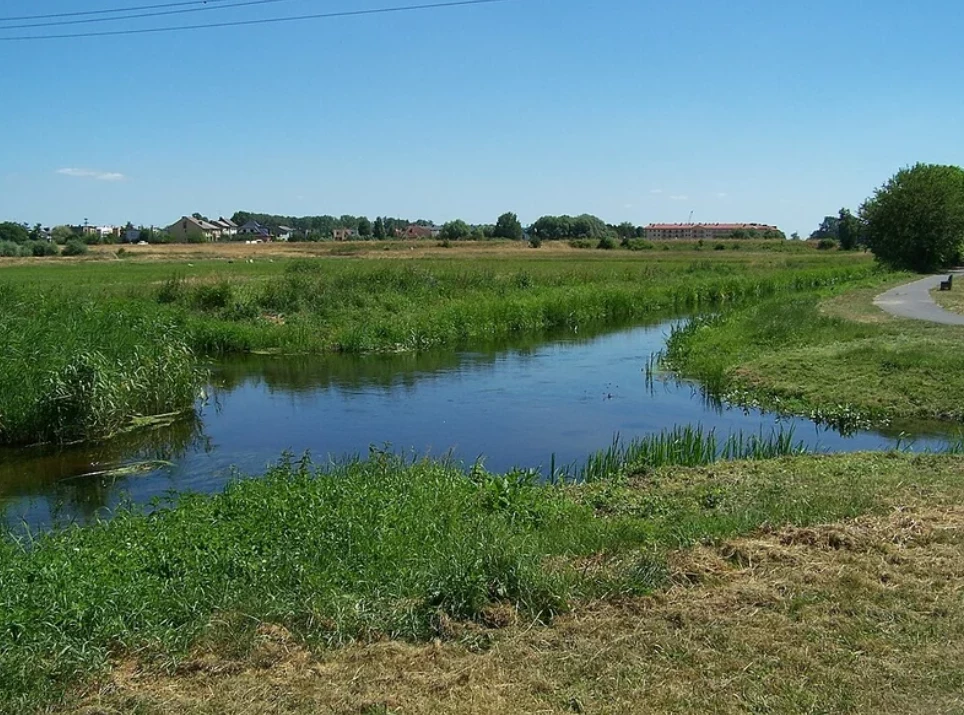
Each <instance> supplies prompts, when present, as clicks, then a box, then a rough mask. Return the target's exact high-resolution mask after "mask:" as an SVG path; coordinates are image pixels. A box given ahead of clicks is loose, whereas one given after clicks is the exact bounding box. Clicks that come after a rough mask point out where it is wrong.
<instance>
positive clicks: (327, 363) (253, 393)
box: [0, 323, 943, 525]
mask: <svg viewBox="0 0 964 715" xmlns="http://www.w3.org/2000/svg"><path fill="white" fill-rule="evenodd" d="M669 325H670V324H669V323H661V324H659V325H656V326H652V327H641V328H633V329H629V330H623V331H619V332H615V333H610V334H603V335H596V336H586V335H583V336H577V335H569V336H567V337H565V338H563V339H560V340H556V341H555V342H550V343H544V344H528V345H524V346H522V347H519V346H516V347H514V348H509V349H501V350H496V349H493V350H487V351H479V350H476V351H473V352H463V353H455V352H448V353H442V352H439V353H428V354H422V355H411V354H404V355H388V356H337V355H336V356H325V357H298V358H273V357H258V356H249V357H246V358H243V359H237V360H232V361H229V362H228V363H225V364H223V365H219V366H217V369H216V377H215V388H214V390H213V391H212V392H213V394H212V397H211V399H209V400H208V402H207V403H206V404H205V405H204V406H202V407H201V409H200V419H199V420H197V421H192V420H186V421H184V422H182V423H179V424H178V425H176V426H174V427H172V428H169V429H165V430H160V431H156V432H152V433H142V434H138V435H132V436H129V437H127V438H123V439H120V440H114V441H111V442H109V443H105V444H101V445H93V446H84V447H80V448H73V449H68V450H62V451H57V452H51V451H49V450H42V449H34V450H20V451H13V450H11V451H6V452H0V494H3V495H4V496H5V497H6V499H7V520H8V522H14V523H15V522H17V521H20V520H25V521H26V522H27V523H28V524H31V525H44V524H47V523H50V522H51V520H70V519H74V518H76V519H81V520H84V519H89V518H90V517H91V516H92V515H94V514H96V513H97V512H98V510H100V509H103V508H104V507H111V506H115V505H117V504H118V503H120V502H121V501H122V500H124V499H130V500H133V501H135V502H138V503H145V502H149V501H151V500H152V499H155V498H163V497H165V496H166V495H168V494H169V493H170V492H173V491H184V490H192V491H216V490H219V489H220V488H222V487H223V485H224V483H225V482H226V481H227V480H228V479H230V478H231V477H232V476H234V475H235V474H236V473H237V471H240V472H243V473H250V474H257V473H260V472H261V471H263V469H264V467H265V466H266V465H267V464H269V463H272V462H275V461H277V459H278V458H279V456H280V455H281V454H282V452H284V451H290V452H292V453H294V454H295V455H300V454H302V453H304V452H306V451H310V453H311V454H312V456H313V458H314V459H315V461H316V463H321V462H324V461H325V460H326V459H328V458H341V457H345V456H348V455H355V454H360V455H365V454H367V453H368V450H369V447H370V446H375V447H383V446H385V445H390V446H391V447H392V449H394V450H396V451H405V452H414V453H417V454H421V455H425V454H427V455H435V456H441V455H445V454H448V453H449V452H451V453H452V454H454V455H455V456H456V457H457V458H458V459H460V460H463V461H466V462H472V461H474V460H475V459H476V458H478V457H484V460H485V464H486V466H487V467H488V468H489V469H492V470H496V471H502V470H505V469H509V468H511V467H514V466H524V467H543V468H547V467H548V465H549V463H550V460H551V459H552V457H553V455H555V463H556V464H557V465H565V464H571V463H576V462H579V461H580V460H582V459H583V458H585V457H586V456H587V455H588V454H590V453H592V452H594V451H595V450H598V449H600V448H604V447H607V446H609V445H610V444H611V443H612V439H613V436H614V434H617V433H618V434H619V435H621V437H622V438H623V439H624V440H628V439H631V438H634V437H639V436H642V435H646V434H651V433H654V432H660V431H662V430H664V429H667V428H671V427H673V426H675V425H684V424H693V425H696V424H700V425H703V427H704V428H706V429H715V430H716V431H717V433H718V434H719V435H721V436H723V435H726V434H730V433H735V432H740V431H743V432H744V433H754V434H757V433H760V432H762V433H764V434H769V433H770V431H771V430H772V429H774V428H775V427H779V426H784V427H789V426H792V427H793V429H794V438H795V440H799V441H803V442H804V443H806V444H807V445H809V446H811V447H815V448H817V449H823V450H828V451H838V450H864V449H880V448H885V447H889V446H893V444H894V441H893V438H894V437H895V436H896V434H897V432H896V431H895V432H893V433H892V434H891V435H890V436H888V435H886V434H881V433H873V432H861V433H857V434H854V435H850V436H847V437H844V436H841V435H840V434H838V433H836V432H834V431H832V430H828V429H826V428H824V427H821V426H818V425H815V424H814V423H812V422H810V421H809V420H803V419H787V418H778V417H775V416H774V415H769V414H764V413H761V412H759V411H757V410H742V409H739V408H726V407H721V406H719V405H714V404H713V403H712V402H711V401H708V400H706V399H705V398H704V397H703V395H702V394H701V392H700V391H699V389H698V388H697V387H696V386H694V385H692V384H687V383H677V382H673V381H669V382H660V381H657V382H656V383H655V384H651V385H648V384H647V381H646V374H645V366H646V365H647V362H648V360H649V357H650V355H652V354H653V353H654V352H656V351H659V350H661V349H662V347H663V344H664V341H665V338H666V336H667V334H668V330H669ZM916 436H917V441H916V448H919V449H923V448H928V447H929V448H938V447H940V445H941V444H942V443H943V441H942V439H941V436H940V433H939V431H934V430H932V431H931V434H929V435H928V434H926V433H925V432H922V431H921V430H918V432H917V435H916ZM154 459H158V460H166V461H169V462H170V463H171V466H165V467H163V468H161V469H157V470H155V471H152V472H150V473H147V474H143V475H138V476H129V477H122V478H117V479H112V478H104V477H89V478H81V479H78V478H76V476H77V475H81V474H85V473H88V472H91V471H94V470H95V469H96V468H97V467H99V466H101V465H114V464H119V463H130V462H136V461H140V460H154ZM71 477H74V478H71Z"/></svg>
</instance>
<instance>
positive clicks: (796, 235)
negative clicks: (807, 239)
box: [790, 231, 800, 241]
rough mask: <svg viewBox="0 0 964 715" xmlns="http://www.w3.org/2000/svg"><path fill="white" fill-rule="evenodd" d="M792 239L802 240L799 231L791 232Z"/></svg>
mask: <svg viewBox="0 0 964 715" xmlns="http://www.w3.org/2000/svg"><path fill="white" fill-rule="evenodd" d="M790 240H791V241H799V240H800V234H799V233H797V232H796V231H794V232H793V233H791V234H790Z"/></svg>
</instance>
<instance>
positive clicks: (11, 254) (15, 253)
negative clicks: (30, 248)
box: [0, 241, 24, 258]
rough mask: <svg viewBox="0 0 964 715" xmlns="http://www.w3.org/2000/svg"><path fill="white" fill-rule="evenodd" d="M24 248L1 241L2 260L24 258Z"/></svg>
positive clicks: (11, 242) (0, 256) (0, 254)
mask: <svg viewBox="0 0 964 715" xmlns="http://www.w3.org/2000/svg"><path fill="white" fill-rule="evenodd" d="M23 255H24V253H23V247H22V246H21V245H20V244H18V243H14V242H13V241H0V258H19V257H20V256H23Z"/></svg>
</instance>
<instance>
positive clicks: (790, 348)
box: [666, 277, 964, 429]
mask: <svg viewBox="0 0 964 715" xmlns="http://www.w3.org/2000/svg"><path fill="white" fill-rule="evenodd" d="M909 279H910V277H894V278H892V279H890V282H889V283H884V284H879V285H877V286H874V287H865V288H860V289H856V290H852V291H847V292H846V293H844V294H842V295H838V296H830V295H823V296H820V295H811V296H806V297H803V296H793V297H788V298H786V299H773V300H767V301H763V302H761V303H758V304H754V305H750V306H745V307H739V308H737V309H735V310H728V311H726V312H724V313H723V314H722V315H719V316H716V317H713V318H709V319H701V320H697V321H694V322H693V323H692V324H690V326H688V327H687V328H686V329H684V330H681V331H679V332H678V333H677V334H675V335H674V336H673V337H672V338H671V339H670V341H669V343H668V350H667V355H666V364H667V365H668V366H670V367H672V368H673V369H674V370H677V371H678V372H679V373H680V374H682V375H685V376H689V377H694V378H696V379H699V380H700V381H701V382H702V383H703V384H704V386H705V389H706V390H707V391H708V392H709V393H710V394H711V395H714V396H716V397H718V398H720V399H724V400H726V401H729V402H733V403H736V404H744V405H755V406H762V407H764V408H766V409H772V410H776V411H781V412H786V413H792V414H800V415H807V416H811V417H813V418H815V419H819V420H823V421H826V422H829V423H831V424H834V425H837V426H840V427H842V428H845V429H846V428H849V429H856V428H860V427H869V426H876V425H886V424H888V423H892V422H900V421H907V420H944V421H949V422H960V421H962V420H964V403H962V401H961V395H964V354H962V353H961V350H960V346H961V344H962V340H964V327H960V326H952V325H939V324H936V323H928V322H925V321H919V320H910V319H903V318H897V317H894V316H891V315H888V314H887V313H885V312H883V311H882V310H880V309H879V308H878V307H876V306H874V305H873V299H874V297H875V296H876V295H877V294H878V293H880V292H882V291H883V290H884V288H887V287H890V286H891V285H899V284H900V283H902V282H907V281H908V280H909Z"/></svg>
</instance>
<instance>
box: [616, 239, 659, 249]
mask: <svg viewBox="0 0 964 715" xmlns="http://www.w3.org/2000/svg"><path fill="white" fill-rule="evenodd" d="M623 247H624V248H628V249H629V250H630V251H652V250H653V249H655V248H656V244H655V243H653V242H652V241H644V240H643V239H641V238H628V239H626V240H624V241H623Z"/></svg>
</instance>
